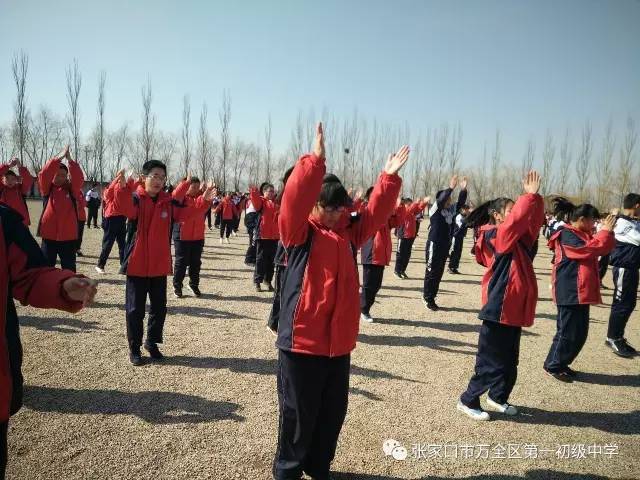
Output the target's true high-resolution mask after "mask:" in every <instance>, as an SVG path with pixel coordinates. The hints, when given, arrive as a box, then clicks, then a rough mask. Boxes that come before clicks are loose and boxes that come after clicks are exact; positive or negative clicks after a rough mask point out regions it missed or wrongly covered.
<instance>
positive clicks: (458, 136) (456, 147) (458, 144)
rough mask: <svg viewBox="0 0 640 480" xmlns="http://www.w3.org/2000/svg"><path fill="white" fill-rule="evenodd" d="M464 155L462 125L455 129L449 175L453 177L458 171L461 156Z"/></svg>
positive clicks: (451, 144)
mask: <svg viewBox="0 0 640 480" xmlns="http://www.w3.org/2000/svg"><path fill="white" fill-rule="evenodd" d="M461 154H462V124H461V123H460V122H458V124H457V125H456V126H455V127H453V132H452V133H451V143H450V144H449V174H450V175H453V174H454V173H456V171H457V169H458V164H459V163H460V155H461Z"/></svg>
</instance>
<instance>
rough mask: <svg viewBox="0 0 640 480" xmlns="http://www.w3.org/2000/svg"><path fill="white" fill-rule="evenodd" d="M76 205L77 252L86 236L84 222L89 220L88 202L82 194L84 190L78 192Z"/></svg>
mask: <svg viewBox="0 0 640 480" xmlns="http://www.w3.org/2000/svg"><path fill="white" fill-rule="evenodd" d="M75 198H76V207H77V209H78V239H77V241H76V252H79V251H80V249H81V248H82V239H83V238H84V224H85V222H86V221H87V210H86V207H87V202H86V200H85V198H84V195H83V194H82V190H80V191H79V192H77V193H76V195H75Z"/></svg>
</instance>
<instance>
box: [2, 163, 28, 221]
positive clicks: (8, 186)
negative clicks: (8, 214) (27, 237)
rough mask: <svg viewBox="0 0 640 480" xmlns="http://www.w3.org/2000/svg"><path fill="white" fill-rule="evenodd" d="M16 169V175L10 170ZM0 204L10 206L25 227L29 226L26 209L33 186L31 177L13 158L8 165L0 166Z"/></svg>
mask: <svg viewBox="0 0 640 480" xmlns="http://www.w3.org/2000/svg"><path fill="white" fill-rule="evenodd" d="M13 167H18V175H16V174H15V172H14V171H12V170H11V168H13ZM0 177H2V181H0V203H4V204H5V205H8V206H10V207H11V208H13V209H14V210H15V211H16V212H18V213H19V214H20V216H21V217H22V221H23V223H24V224H25V225H26V226H29V225H31V219H30V218H29V208H28V207H27V200H26V199H27V195H28V194H29V192H30V191H31V187H32V186H33V177H32V176H31V174H30V173H29V170H28V169H27V168H26V167H24V166H23V165H22V164H21V163H20V160H18V159H17V158H14V159H12V160H11V162H9V163H8V164H4V165H0Z"/></svg>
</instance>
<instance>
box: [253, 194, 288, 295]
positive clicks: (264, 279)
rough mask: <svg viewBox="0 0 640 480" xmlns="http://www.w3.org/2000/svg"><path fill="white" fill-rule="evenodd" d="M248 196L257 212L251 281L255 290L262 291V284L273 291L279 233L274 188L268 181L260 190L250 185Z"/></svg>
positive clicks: (277, 208)
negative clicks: (254, 261) (253, 266)
mask: <svg viewBox="0 0 640 480" xmlns="http://www.w3.org/2000/svg"><path fill="white" fill-rule="evenodd" d="M249 198H250V199H251V203H252V204H253V206H254V208H255V209H256V211H257V212H258V221H257V227H256V231H255V234H254V241H255V242H256V268H255V271H254V275H253V283H254V285H255V288H256V291H257V292H261V291H262V286H261V285H262V284H263V283H264V285H265V286H266V287H267V290H268V291H270V292H273V285H272V283H271V281H272V280H273V273H274V269H275V256H276V249H277V248H278V240H279V239H280V234H279V232H278V210H279V207H278V204H277V203H276V202H275V188H274V187H273V185H271V184H270V183H268V182H265V183H263V184H262V185H260V190H259V191H258V189H257V188H255V187H252V188H251V189H250V190H249Z"/></svg>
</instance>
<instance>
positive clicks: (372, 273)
mask: <svg viewBox="0 0 640 480" xmlns="http://www.w3.org/2000/svg"><path fill="white" fill-rule="evenodd" d="M371 192H373V187H369V189H368V190H367V192H366V194H365V201H364V203H363V205H362V208H361V209H360V211H362V210H363V209H364V208H366V205H367V203H368V202H369V198H370V196H371ZM405 212H406V209H405V207H404V205H403V204H402V202H400V203H399V204H398V205H397V206H396V208H395V210H394V212H393V213H392V214H391V216H390V217H389V220H387V222H386V223H385V224H384V225H383V226H382V227H381V228H380V229H379V230H378V231H377V232H376V233H375V234H374V235H373V236H372V237H371V238H369V239H368V240H367V241H366V242H365V243H364V245H362V251H361V253H360V259H361V263H362V288H361V290H360V320H361V321H362V322H365V323H373V318H372V317H371V307H372V306H373V303H374V302H375V301H376V295H377V294H378V291H379V290H380V287H381V286H382V277H383V276H384V267H386V266H388V265H389V262H390V261H391V251H392V247H391V229H393V228H397V227H399V226H400V224H401V223H402V220H404V215H405Z"/></svg>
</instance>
